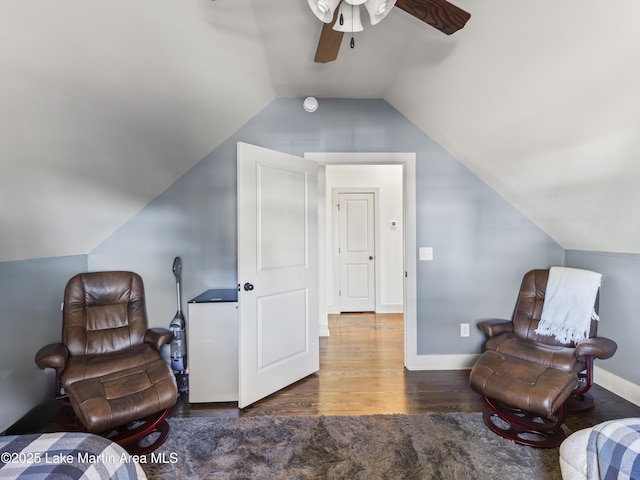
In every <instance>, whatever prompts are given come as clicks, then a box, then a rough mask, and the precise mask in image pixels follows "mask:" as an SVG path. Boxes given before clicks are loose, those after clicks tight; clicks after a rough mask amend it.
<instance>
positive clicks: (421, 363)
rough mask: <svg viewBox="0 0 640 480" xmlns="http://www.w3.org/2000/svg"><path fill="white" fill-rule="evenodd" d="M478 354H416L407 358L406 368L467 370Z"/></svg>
mask: <svg viewBox="0 0 640 480" xmlns="http://www.w3.org/2000/svg"><path fill="white" fill-rule="evenodd" d="M479 357H480V354H461V355H417V356H416V357H415V358H407V365H406V367H407V369H408V370H469V369H471V367H473V364H474V363H476V361H477V360H478V358H479Z"/></svg>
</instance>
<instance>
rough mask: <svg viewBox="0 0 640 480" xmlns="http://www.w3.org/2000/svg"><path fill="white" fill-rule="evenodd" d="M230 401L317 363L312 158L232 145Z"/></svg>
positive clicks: (270, 389)
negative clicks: (234, 385) (233, 356)
mask: <svg viewBox="0 0 640 480" xmlns="http://www.w3.org/2000/svg"><path fill="white" fill-rule="evenodd" d="M237 162H238V283H239V288H240V292H239V294H238V349H239V350H238V369H239V391H238V406H239V407H240V408H244V407H246V406H247V405H250V404H252V403H254V402H256V401H258V400H260V399H261V398H264V397H266V396H268V395H270V394H272V393H274V392H276V391H278V390H280V389H281V388H283V387H286V386H287V385H290V384H292V383H294V382H296V381H298V380H300V379H302V378H304V377H306V376H307V375H310V374H312V373H314V372H316V371H318V369H319V368H320V360H319V339H318V317H317V315H318V252H317V249H318V247H317V241H318V234H317V228H318V225H317V223H318V222H317V215H318V212H317V164H316V163H315V162H313V161H310V160H305V159H303V158H300V157H296V156H293V155H288V154H285V153H281V152H276V151H273V150H268V149H265V148H261V147H256V146H254V145H249V144H246V143H238V158H237Z"/></svg>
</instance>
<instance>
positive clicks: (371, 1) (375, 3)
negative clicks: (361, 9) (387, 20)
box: [364, 0, 396, 25]
mask: <svg viewBox="0 0 640 480" xmlns="http://www.w3.org/2000/svg"><path fill="white" fill-rule="evenodd" d="M395 4H396V0H367V3H365V4H364V6H365V8H366V9H367V12H369V20H371V25H376V24H378V23H380V21H381V20H382V19H383V18H384V17H386V16H387V15H389V13H390V12H391V10H392V9H393V6H394V5H395Z"/></svg>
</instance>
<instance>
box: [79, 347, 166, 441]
mask: <svg viewBox="0 0 640 480" xmlns="http://www.w3.org/2000/svg"><path fill="white" fill-rule="evenodd" d="M68 391H69V396H70V397H71V400H72V402H71V403H72V405H73V409H74V411H75V413H76V415H77V416H78V417H79V418H81V420H82V423H83V424H84V425H85V427H86V429H87V431H89V432H91V433H103V432H104V431H106V430H108V429H109V428H111V427H112V426H113V425H126V424H127V423H129V422H132V421H134V420H139V419H142V418H144V417H147V416H149V415H151V414H153V413H155V412H158V411H162V410H164V409H167V408H171V407H172V406H173V405H174V404H175V403H176V387H175V378H174V376H173V373H172V372H171V369H170V368H169V366H168V365H167V362H165V361H164V360H163V359H158V360H154V361H151V362H148V363H146V364H144V365H139V366H136V367H132V368H129V369H127V370H123V371H120V372H117V373H113V374H109V375H103V376H101V377H97V378H89V379H86V380H80V381H77V382H74V383H72V384H71V385H69V386H68Z"/></svg>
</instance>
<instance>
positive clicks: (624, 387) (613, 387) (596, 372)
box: [593, 366, 640, 406]
mask: <svg viewBox="0 0 640 480" xmlns="http://www.w3.org/2000/svg"><path fill="white" fill-rule="evenodd" d="M593 383H595V384H597V385H600V386H601V387H602V388H606V389H607V390H609V391H610V392H612V393H615V394H616V395H618V396H619V397H622V398H624V399H625V400H628V401H630V402H631V403H634V404H636V405H638V406H640V385H636V384H635V383H632V382H630V381H629V380H625V379H624V378H622V377H619V376H617V375H615V374H613V373H611V372H607V371H606V370H603V369H602V368H600V367H598V366H595V367H594V368H593Z"/></svg>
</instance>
